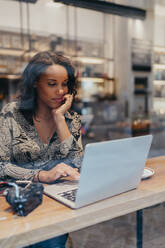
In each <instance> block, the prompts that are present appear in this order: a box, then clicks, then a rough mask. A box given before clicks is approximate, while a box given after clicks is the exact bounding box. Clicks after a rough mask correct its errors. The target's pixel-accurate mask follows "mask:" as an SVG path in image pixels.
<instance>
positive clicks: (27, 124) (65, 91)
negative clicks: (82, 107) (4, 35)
mask: <svg viewBox="0 0 165 248" xmlns="http://www.w3.org/2000/svg"><path fill="white" fill-rule="evenodd" d="M75 84H76V80H75V75H74V69H73V67H72V65H71V63H70V61H69V59H67V58H66V57H64V56H62V55H58V54H55V53H52V52H41V53H38V54H36V55H35V56H34V57H33V58H32V59H31V61H30V62H29V64H28V65H27V67H26V68H25V70H24V73H23V77H22V88H21V96H20V100H19V101H17V102H12V103H9V104H7V105H6V106H5V107H4V108H3V109H2V111H1V114H0V128H1V132H0V161H1V162H0V177H1V179H5V180H6V179H21V180H32V181H34V182H43V183H49V182H53V181H55V180H57V179H58V178H60V177H62V176H68V175H69V176H71V177H72V178H73V179H76V180H77V179H79V172H78V169H79V168H80V163H81V155H82V145H81V135H80V117H79V115H78V114H77V113H75V112H73V111H69V109H70V107H71V104H72V100H73V96H74V95H75V92H76V91H75ZM66 238H67V235H63V236H60V237H57V238H55V239H53V241H52V240H49V241H50V242H48V241H47V242H46V243H44V242H43V243H42V244H41V243H40V244H39V246H35V247H40V248H41V247H47V248H48V247H55V248H56V247H58V248H62V247H65V241H66ZM49 243H50V244H49ZM56 243H57V244H56ZM42 245H43V246H42ZM31 247H33V246H31Z"/></svg>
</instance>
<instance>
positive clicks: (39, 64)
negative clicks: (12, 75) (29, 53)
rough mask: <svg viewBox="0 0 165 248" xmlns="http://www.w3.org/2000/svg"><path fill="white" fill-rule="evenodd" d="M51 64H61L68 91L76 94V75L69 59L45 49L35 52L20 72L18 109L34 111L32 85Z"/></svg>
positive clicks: (34, 100)
mask: <svg viewBox="0 0 165 248" xmlns="http://www.w3.org/2000/svg"><path fill="white" fill-rule="evenodd" d="M51 65H62V66H63V67H65V69H66V70H67V73H68V91H69V93H70V94H73V96H75V95H76V82H77V80H76V76H75V70H74V67H73V66H72V64H71V62H70V60H69V59H68V58H67V57H65V56H63V55H60V54H58V53H55V52H50V51H45V52H39V53H37V54H36V55H35V56H34V57H33V58H32V59H31V60H30V62H29V63H28V65H27V66H26V68H25V70H24V72H23V74H22V81H21V82H22V84H21V94H20V109H21V110H25V111H26V110H27V111H31V112H33V113H35V112H36V108H37V91H36V88H35V87H34V84H35V82H38V81H39V80H40V77H41V75H42V74H43V73H44V72H45V71H46V69H47V68H48V67H49V66H51Z"/></svg>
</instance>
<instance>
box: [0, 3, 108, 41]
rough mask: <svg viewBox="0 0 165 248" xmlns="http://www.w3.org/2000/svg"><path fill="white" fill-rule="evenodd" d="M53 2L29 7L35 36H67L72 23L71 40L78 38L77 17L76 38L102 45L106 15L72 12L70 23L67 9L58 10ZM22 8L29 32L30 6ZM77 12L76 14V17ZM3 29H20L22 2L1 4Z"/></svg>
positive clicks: (60, 8)
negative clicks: (104, 16) (28, 15)
mask: <svg viewBox="0 0 165 248" xmlns="http://www.w3.org/2000/svg"><path fill="white" fill-rule="evenodd" d="M51 2H52V1H51V0H38V1H37V3H36V4H29V10H30V29H31V32H32V33H33V32H34V33H40V34H47V35H48V34H57V35H64V36H65V35H66V32H67V25H68V23H69V27H68V29H69V34H70V37H75V34H76V32H75V14H76V15H77V37H78V38H81V39H89V40H94V41H103V14H102V13H99V12H96V11H91V10H85V9H80V8H74V7H68V8H69V21H68V19H67V14H66V12H67V7H66V6H65V5H63V6H62V7H55V6H56V5H55V4H54V3H52V4H51ZM22 7H23V27H24V29H25V32H26V30H27V13H26V10H27V6H26V3H22ZM75 12H76V13H75ZM0 29H1V30H12V29H14V30H19V29H20V5H19V2H16V1H10V0H0Z"/></svg>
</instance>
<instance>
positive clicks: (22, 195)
mask: <svg viewBox="0 0 165 248" xmlns="http://www.w3.org/2000/svg"><path fill="white" fill-rule="evenodd" d="M11 184H12V185H11ZM11 184H10V186H13V187H12V188H9V189H7V193H6V200H7V202H8V203H9V204H10V205H11V207H12V208H13V210H14V211H15V212H16V213H17V214H18V215H19V216H26V215H28V214H29V213H30V212H31V211H32V210H33V209H35V208H36V207H37V206H39V205H40V204H41V203H42V198H43V197H42V196H43V189H44V187H43V185H42V184H41V183H30V184H29V185H27V184H26V186H25V187H23V185H21V186H18V185H17V184H15V183H11Z"/></svg>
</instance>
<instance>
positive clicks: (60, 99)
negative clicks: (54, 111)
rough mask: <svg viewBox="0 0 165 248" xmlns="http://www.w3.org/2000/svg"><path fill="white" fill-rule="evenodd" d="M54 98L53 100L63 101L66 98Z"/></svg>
mask: <svg viewBox="0 0 165 248" xmlns="http://www.w3.org/2000/svg"><path fill="white" fill-rule="evenodd" d="M52 100H53V102H59V103H60V102H62V101H63V100H64V98H63V97H62V98H53V99H52Z"/></svg>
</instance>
